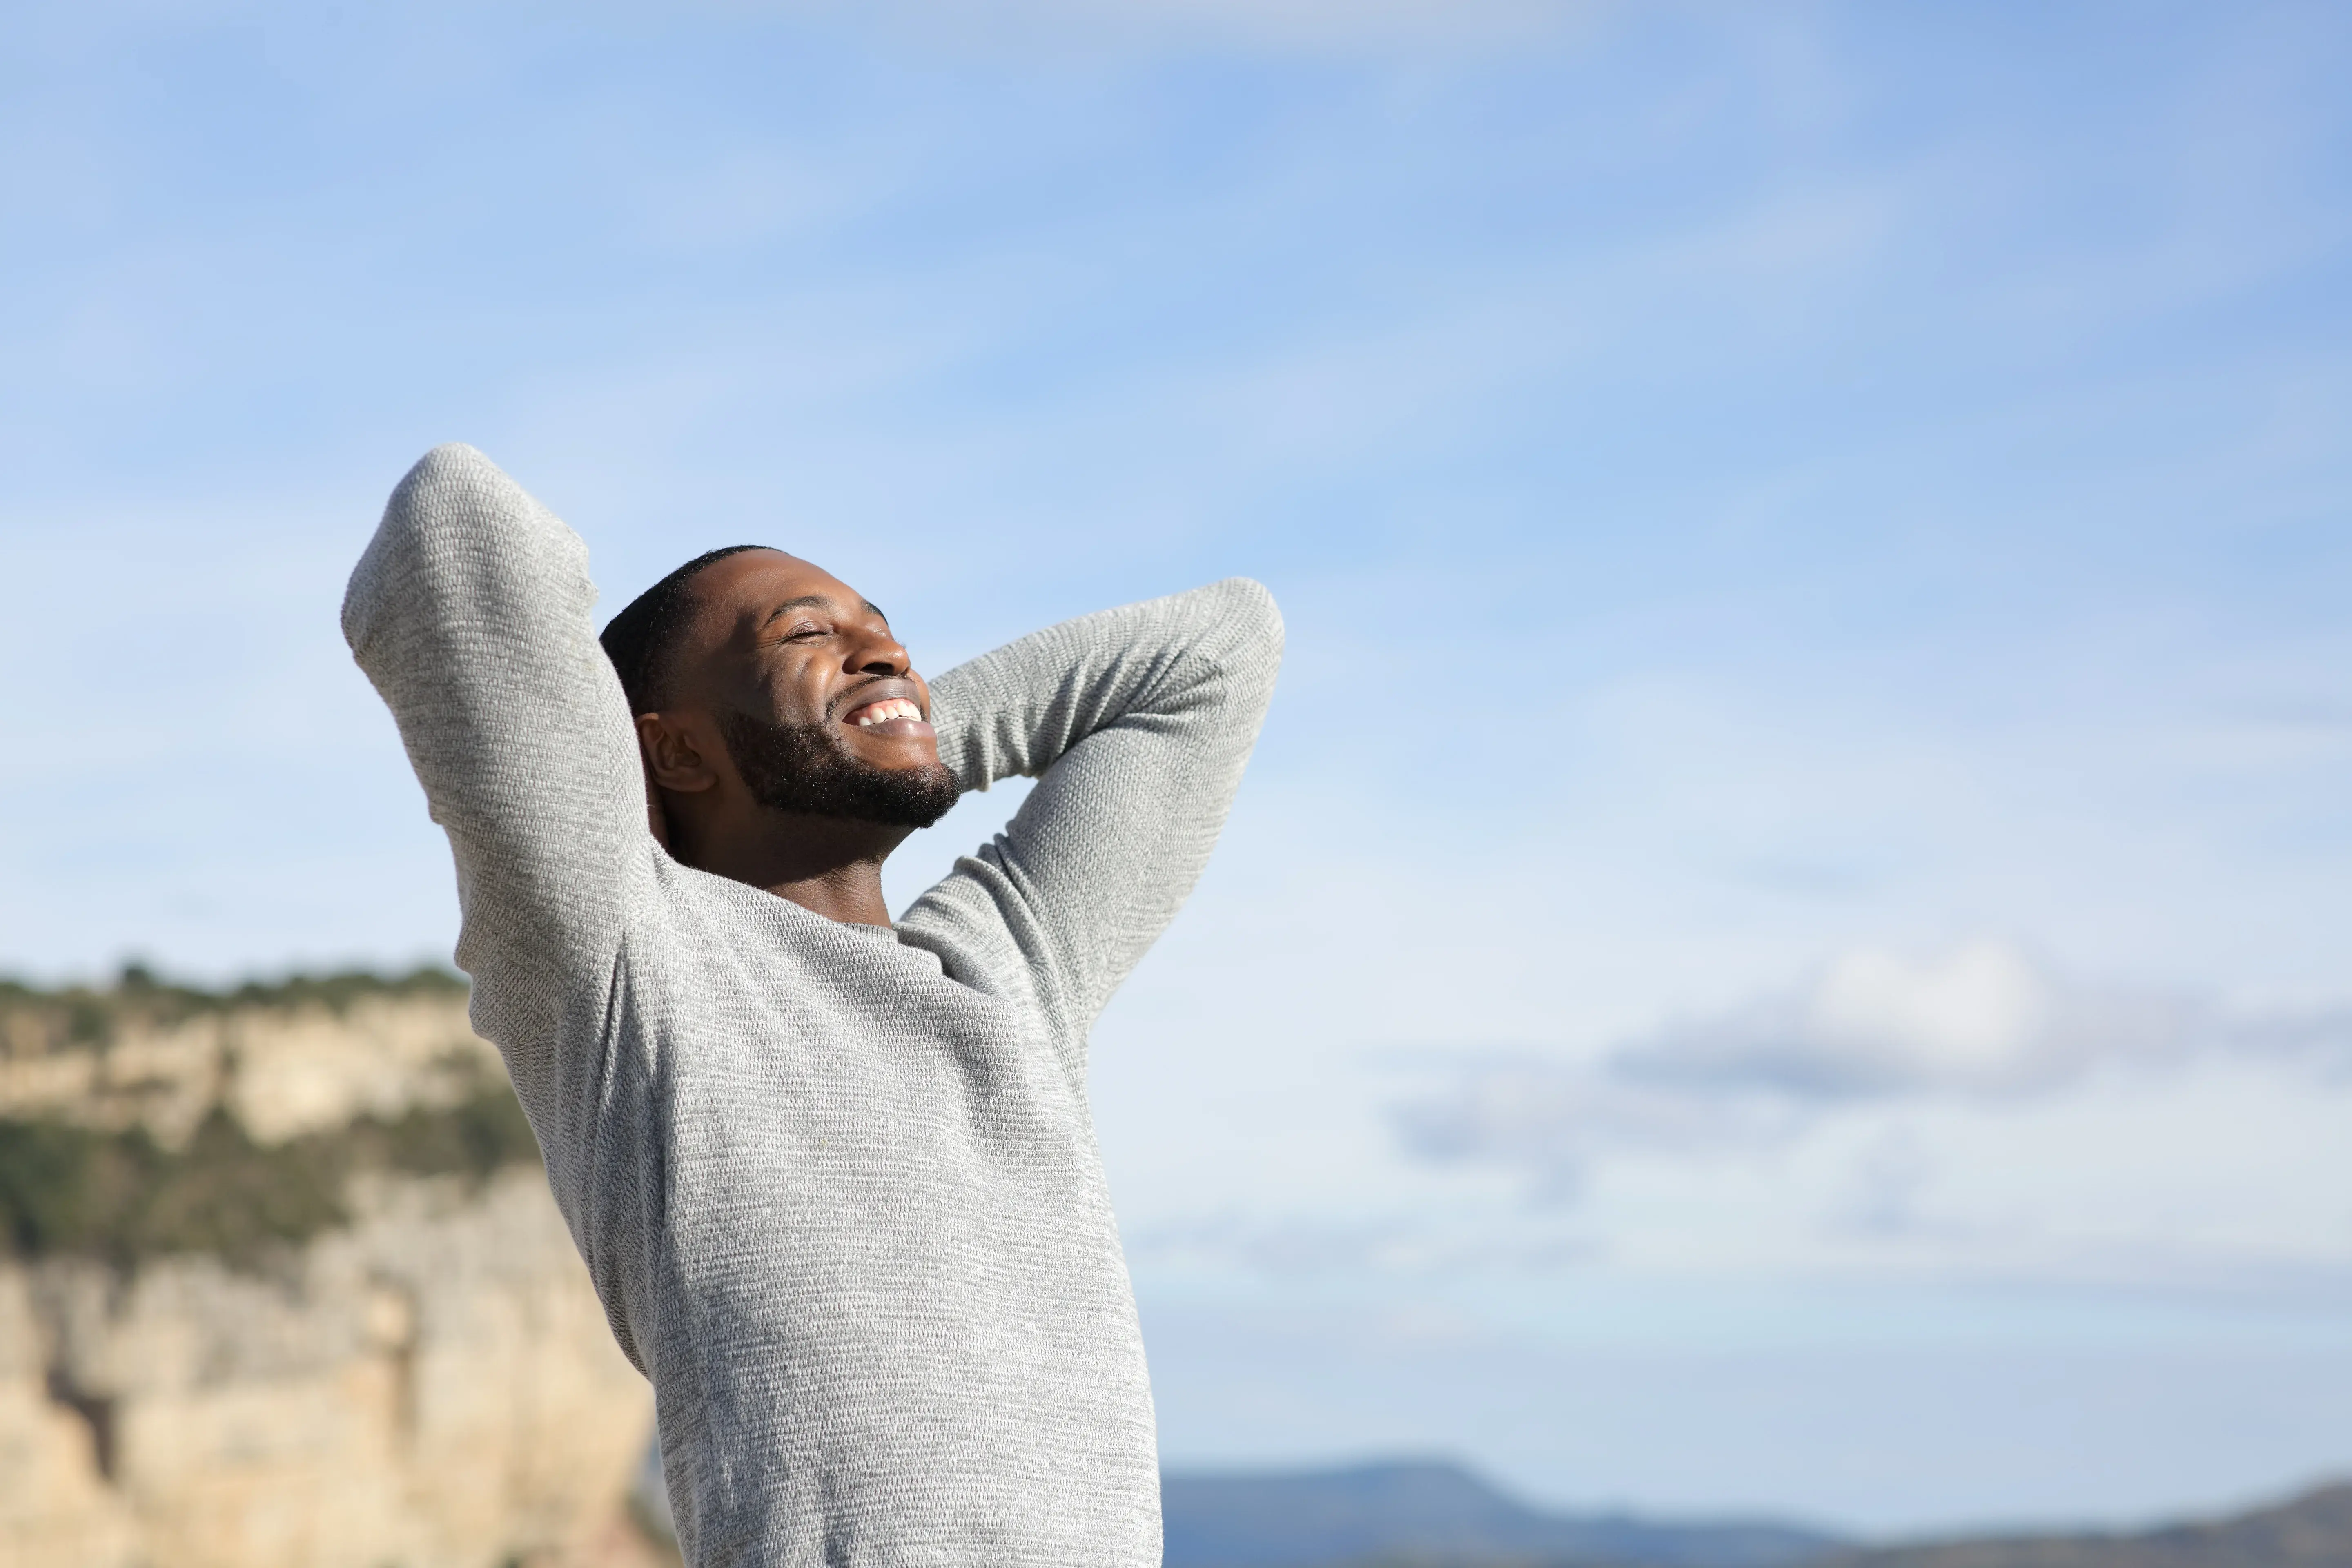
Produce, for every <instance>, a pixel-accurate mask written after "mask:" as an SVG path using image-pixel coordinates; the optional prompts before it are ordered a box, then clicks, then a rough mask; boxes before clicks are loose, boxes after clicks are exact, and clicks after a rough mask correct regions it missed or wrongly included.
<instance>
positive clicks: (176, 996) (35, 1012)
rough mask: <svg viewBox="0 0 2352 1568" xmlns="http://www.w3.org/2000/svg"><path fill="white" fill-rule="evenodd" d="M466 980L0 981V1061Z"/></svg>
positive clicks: (136, 975)
mask: <svg viewBox="0 0 2352 1568" xmlns="http://www.w3.org/2000/svg"><path fill="white" fill-rule="evenodd" d="M464 994H466V982H465V979H464V977H463V976H461V975H457V974H453V973H450V972H449V971H448V970H446V969H440V968H436V967H433V966H431V965H427V966H425V967H423V968H420V969H415V970H411V971H410V972H409V973H406V974H392V975H385V974H375V973H369V972H367V971H365V970H349V971H345V972H343V973H338V974H298V975H292V976H289V978H287V979H284V980H272V981H259V980H250V981H247V982H246V983H245V984H242V985H234V986H229V987H226V988H225V989H222V990H217V991H215V990H206V989H205V988H204V987H202V986H196V985H181V984H174V983H172V982H169V981H165V980H160V979H158V978H157V977H156V976H155V975H154V974H153V973H152V972H151V971H149V970H148V969H146V968H145V967H143V966H142V965H140V964H136V963H133V964H128V965H126V966H125V967H124V968H123V971H122V974H121V978H120V979H118V980H117V981H116V982H115V983H114V984H112V985H110V986H104V987H98V986H89V985H66V986H58V987H56V988H44V987H41V986H37V985H27V984H24V983H23V982H21V981H16V980H5V979H0V1055H17V1056H25V1055H37V1054H39V1053H40V1052H42V1051H45V1050H58V1049H61V1048H64V1047H70V1046H91V1045H96V1046H102V1045H104V1044H106V1043H107V1042H108V1041H110V1040H112V1039H113V1038H114V1037H116V1036H117V1035H118V1034H120V1033H121V1031H122V1030H123V1029H124V1028H125V1027H126V1026H144V1027H148V1028H167V1027H169V1026H172V1025H173V1024H179V1023H184V1022H186V1021H187V1020H188V1019H190V1018H195V1017H201V1016H205V1014H209V1013H226V1012H234V1011H242V1010H248V1009H258V1010H286V1011H291V1010H293V1009H296V1008H302V1007H323V1008H325V1009H327V1010H328V1011H329V1012H331V1013H336V1014H341V1013H342V1012H344V1011H346V1010H347V1009H349V1008H350V1006H351V1005H352V1003H354V1002H359V1001H362V1000H366V999H369V998H373V997H379V996H388V997H405V996H463V995H464Z"/></svg>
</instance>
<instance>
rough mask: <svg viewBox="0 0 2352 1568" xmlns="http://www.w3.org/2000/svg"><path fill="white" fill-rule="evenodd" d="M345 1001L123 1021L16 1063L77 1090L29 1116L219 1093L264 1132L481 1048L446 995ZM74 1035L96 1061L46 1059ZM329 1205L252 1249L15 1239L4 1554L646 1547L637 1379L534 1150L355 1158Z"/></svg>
mask: <svg viewBox="0 0 2352 1568" xmlns="http://www.w3.org/2000/svg"><path fill="white" fill-rule="evenodd" d="M360 1011H361V1010H360V1009H358V1008H355V1007H354V1008H346V1009H344V1010H343V1011H342V1012H341V1013H336V1012H331V1011H328V1010H326V1009H323V1008H320V1009H314V1010H311V1011H310V1012H309V1013H307V1014H303V1013H301V1012H300V1011H299V1010H297V1012H296V1013H295V1014H291V1015H289V1014H288V1013H287V1012H285V1011H284V1010H282V1009H281V1010H280V1011H279V1012H278V1014H277V1015H276V1016H262V1017H247V1018H243V1019H239V1018H238V1017H237V1016H235V1015H234V1014H227V1015H223V1016H216V1017H211V1018H205V1019H197V1020H194V1021H190V1020H186V1019H182V1020H180V1021H178V1022H177V1023H174V1024H173V1025H171V1026H170V1030H171V1032H170V1033H169V1034H168V1035H165V1034H164V1031H160V1030H159V1031H157V1032H156V1033H157V1034H158V1035H164V1037H162V1038H156V1037H142V1036H141V1034H140V1032H139V1030H138V1028H137V1027H136V1026H135V1025H133V1026H124V1027H121V1028H118V1029H116V1030H115V1031H114V1033H113V1035H112V1037H110V1039H107V1040H105V1041H103V1042H100V1043H97V1044H89V1043H83V1044H73V1045H68V1046H56V1045H54V1044H53V1045H52V1047H51V1048H48V1049H46V1050H44V1051H42V1052H40V1053H38V1056H37V1057H35V1056H34V1055H33V1054H32V1053H20V1054H19V1055H18V1056H17V1058H16V1060H15V1061H14V1062H13V1063H12V1065H13V1066H15V1067H16V1068H24V1067H26V1065H27V1063H28V1062H31V1063H33V1065H39V1062H40V1059H41V1058H47V1066H48V1068H49V1070H48V1072H47V1075H46V1077H47V1081H49V1082H55V1081H57V1080H58V1079H67V1078H71V1077H75V1076H79V1078H80V1079H81V1081H82V1082H83V1083H85V1084H86V1085H88V1086H89V1090H88V1092H87V1093H86V1094H85V1095H84V1096H83V1097H81V1098H79V1100H75V1099H70V1098H69V1099H65V1100H60V1099H58V1097H57V1096H56V1095H55V1094H54V1093H51V1094H47V1095H45V1096H43V1099H44V1100H46V1101H47V1103H46V1104H44V1105H43V1106H41V1107H40V1110H41V1111H42V1113H43V1114H45V1115H48V1116H53V1117H54V1116H60V1115H65V1116H69V1115H71V1113H72V1112H73V1111H75V1110H77V1109H81V1110H88V1111H89V1118H88V1121H89V1122H90V1123H91V1124H95V1125H106V1124H120V1123H121V1122H122V1121H123V1120H124V1119H125V1116H126V1114H127V1113H128V1112H129V1111H130V1110H137V1111H139V1112H140V1114H139V1115H138V1116H137V1117H136V1118H135V1119H136V1120H138V1121H140V1123H141V1124H142V1125H146V1126H149V1127H150V1129H151V1131H152V1132H153V1133H154V1134H155V1136H156V1138H157V1140H158V1142H163V1141H164V1140H166V1139H169V1138H172V1137H174V1136H178V1137H181V1138H183V1139H184V1137H185V1135H186V1130H187V1129H188V1128H189V1127H192V1126H194V1125H195V1124H196V1123H197V1122H198V1121H201V1120H202V1117H203V1115H204V1114H205V1113H207V1112H208V1111H209V1110H210V1108H211V1107H212V1106H214V1105H216V1104H217V1105H226V1106H227V1107H228V1108H230V1110H231V1111H232V1113H233V1114H237V1115H239V1118H240V1121H243V1118H244V1116H245V1115H246V1114H248V1112H247V1111H245V1110H243V1109H241V1108H246V1107H249V1108H251V1109H250V1111H249V1114H250V1115H251V1117H252V1121H250V1122H246V1123H245V1125H246V1126H247V1130H248V1131H250V1132H251V1133H252V1135H253V1140H254V1142H255V1143H256V1144H257V1145H263V1146H267V1145H268V1144H269V1143H271V1142H273V1141H282V1140H286V1139H291V1138H296V1137H305V1136H307V1137H311V1138H317V1137H318V1136H320V1134H321V1133H325V1134H328V1135H332V1134H334V1132H335V1131H336V1123H337V1121H341V1120H343V1119H348V1118H355V1117H359V1116H363V1115H366V1116H376V1117H388V1116H394V1115H397V1114H399V1113H401V1112H402V1111H404V1110H409V1109H411V1108H412V1107H414V1106H415V1105H418V1104H431V1103H434V1102H435V1101H436V1097H438V1098H439V1099H440V1100H448V1099H450V1098H451V1096H452V1095H453V1093H455V1092H457V1091H453V1090H451V1089H448V1088H447V1085H446V1082H445V1081H444V1080H445V1079H449V1077H450V1074H451V1068H450V1066H449V1064H450V1062H451V1061H452V1059H454V1058H453V1051H452V1047H453V1046H454V1047H456V1049H457V1051H459V1052H463V1053H467V1054H469V1055H470V1056H471V1057H472V1058H475V1059H476V1060H480V1059H482V1058H481V1056H480V1053H481V1051H482V1050H483V1049H484V1047H480V1046H479V1044H478V1042H473V1041H472V1040H471V1037H470V1036H469V1035H467V1033H466V1031H465V1026H464V1018H463V1003H462V999H461V998H459V997H457V996H451V995H445V996H425V997H405V998H401V997H388V998H378V999H375V1000H374V1001H373V1002H371V1003H370V1005H369V1008H368V1010H367V1011H366V1012H365V1014H364V1015H363V1016H361V1017H357V1018H355V1017H354V1016H352V1015H354V1014H357V1013H360ZM196 1037H202V1038H196ZM238 1045H241V1046H242V1047H243V1048H242V1049H239V1048H233V1047H236V1046H238ZM71 1055H83V1056H87V1057H89V1058H92V1059H90V1060H87V1061H84V1062H81V1063H79V1064H69V1063H65V1062H61V1061H59V1060H58V1059H57V1058H62V1057H66V1056H71ZM491 1059H494V1058H491ZM126 1060H127V1061H131V1062H135V1063H137V1064H138V1068H137V1077H136V1078H135V1079H134V1078H132V1077H131V1076H129V1075H126V1074H125V1073H124V1072H123V1071H122V1070H121V1069H122V1066H123V1063H124V1062H125V1061H126ZM388 1061H397V1062H400V1063H402V1064H403V1065H402V1067H401V1068H400V1069H399V1070H390V1069H388V1068H387V1062H388ZM247 1075H252V1077H253V1079H254V1080H255V1081H242V1080H243V1079H245V1078H246V1076H247ZM36 1076H40V1075H37V1074H33V1073H27V1072H24V1071H19V1072H18V1073H17V1074H16V1079H17V1081H18V1082H19V1083H20V1084H21V1083H22V1082H24V1081H25V1080H26V1079H28V1078H32V1077H36ZM475 1081H478V1079H477V1080H475ZM199 1082H205V1083H206V1087H205V1089H204V1090H203V1092H201V1093H198V1092H197V1091H196V1090H195V1089H194V1087H193V1086H194V1085H195V1084H197V1083H199ZM133 1083H135V1084H140V1085H143V1086H144V1088H142V1089H139V1090H138V1091H137V1092H136V1093H126V1092H125V1091H124V1090H123V1089H122V1088H121V1086H122V1085H124V1084H133ZM133 1101H135V1102H136V1104H135V1106H134V1105H133V1103H132V1102H133ZM192 1102H193V1103H194V1104H195V1105H196V1106H197V1109H196V1110H194V1112H193V1113H192V1111H191V1109H190V1107H191V1103H192ZM24 1113H25V1111H24V1108H23V1105H22V1101H21V1100H20V1101H19V1104H18V1105H17V1106H13V1107H6V1108H5V1109H0V1114H15V1115H17V1116H19V1117H21V1116H22V1115H24ZM151 1118H152V1121H151V1120H150V1119H151ZM256 1123H257V1124H258V1125H256ZM341 1210H342V1218H341V1220H340V1221H339V1222H337V1223H334V1224H332V1225H330V1226H324V1227H323V1228H320V1229H319V1230H318V1231H317V1232H316V1233H315V1234H311V1235H309V1236H307V1237H303V1238H302V1239H300V1240H299V1242H295V1243H289V1244H282V1245H274V1246H272V1247H271V1248H270V1249H269V1250H268V1252H267V1253H266V1254H264V1255H262V1256H260V1257H259V1258H252V1257H247V1258H242V1259H240V1260H238V1261H236V1262H234V1263H233V1262H231V1261H227V1260H225V1259H223V1258H219V1257H215V1256H209V1255H206V1254H205V1253H203V1252H201V1251H191V1250H187V1249H185V1247H184V1246H183V1247H179V1248H178V1249H175V1250H167V1251H165V1252H164V1253H163V1254H162V1255H160V1256H152V1257H150V1256H140V1257H137V1258H131V1259H130V1260H129V1261H127V1262H126V1261H125V1259H124V1258H121V1257H115V1258H103V1257H93V1256H87V1255H75V1254H73V1253H70V1252H66V1251H60V1250H58V1249H54V1248H53V1249H51V1250H49V1251H47V1252H42V1251H41V1250H39V1249H38V1248H28V1247H26V1245H25V1244H24V1243H23V1242H22V1240H21V1238H20V1239H19V1240H18V1241H17V1242H16V1246H15V1251H16V1256H13V1257H9V1258H0V1563H7V1564H10V1565H12V1568H14V1565H18V1564H21V1565H23V1568H49V1565H52V1564H54V1565H57V1568H68V1565H70V1568H118V1565H119V1568H133V1565H138V1568H281V1565H282V1568H345V1565H348V1568H392V1565H398V1568H501V1565H503V1564H507V1563H513V1562H517V1561H520V1562H522V1563H546V1564H557V1563H562V1564H566V1565H574V1564H586V1563H600V1564H614V1565H615V1568H617V1565H618V1564H621V1563H631V1562H644V1561H649V1560H651V1559H649V1558H648V1557H647V1555H646V1553H647V1549H646V1547H645V1546H644V1545H643V1544H642V1542H641V1541H640V1540H639V1539H638V1538H637V1537H635V1536H634V1535H633V1534H632V1533H631V1532H630V1531H628V1530H627V1528H626V1527H625V1524H624V1522H623V1514H622V1506H623V1499H624V1497H625V1494H626V1491H627V1489H628V1486H629V1483H630V1481H631V1479H632V1477H633V1474H634V1472H635V1467H636V1464H637V1462H638V1460H639V1458H640V1456H641V1455H642V1453H643V1451H644V1447H645V1444H646V1436H647V1433H648V1431H649V1429H650V1426H651V1419H652V1394H651V1390H650V1388H649V1387H648V1386H647V1384H646V1382H645V1380H644V1379H643V1378H641V1377H640V1376H639V1375H638V1374H637V1373H636V1372H635V1370H634V1369H632V1368H631V1367H630V1366H629V1365H628V1363H626V1362H625V1360H624V1359H623V1358H622V1356H621V1353H620V1352H619V1351H618V1349H617V1348H616V1347H615V1346H614V1343H613V1339H612V1334H611V1332H610V1331H609V1329H608V1328H607V1327H606V1324H605V1321H604V1312H603V1310H602V1308H601V1307H600V1305H599V1304H598V1302H597V1300H596V1298H595V1295H594V1292H593V1290H592V1289H590V1287H589V1283H588V1279H587V1276H586V1272H585V1270H584V1269H583V1267H582V1265H581V1263H580V1260H579V1258H578V1256H577V1254H576V1253H575V1252H574V1251H573V1249H572V1242H571V1239H570V1237H569V1236H568V1235H567V1234H566V1232H565V1229H564V1226H563V1224H562V1219H561V1217H560V1216H559V1215H558V1214H557V1212H556V1210H555V1206H554V1204H553V1202H552V1200H551V1198H550V1197H549V1195H548V1192H547V1185H546V1180H545V1177H544V1176H543V1175H542V1174H541V1172H540V1171H539V1169H538V1168H537V1167H536V1166H535V1165H530V1164H527V1163H505V1164H502V1165H500V1166H499V1167H497V1168H495V1169H492V1170H490V1171H488V1172H487V1173H461V1174H429V1175H419V1174H414V1173H403V1172H401V1171H399V1170H394V1169H362V1170H358V1171H356V1172H354V1173H352V1174H350V1175H349V1177H348V1178H347V1182H346V1185H345V1188H344V1191H343V1192H342V1194H341ZM6 1239H7V1238H5V1237H0V1244H5V1242H6ZM85 1250H86V1249H85ZM28 1251H30V1252H31V1254H32V1255H30V1256H27V1255H26V1254H27V1252H28Z"/></svg>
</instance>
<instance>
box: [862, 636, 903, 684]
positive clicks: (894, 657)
mask: <svg viewBox="0 0 2352 1568" xmlns="http://www.w3.org/2000/svg"><path fill="white" fill-rule="evenodd" d="M913 663H914V661H913V660H912V659H910V658H908V657H907V650H906V649H905V648H903V647H899V646H898V639H897V638H896V637H877V638H875V639H873V640H871V641H869V642H866V643H865V644H863V645H861V646H859V647H855V648H852V649H851V650H850V653H849V668H851V669H852V670H854V671H855V672H856V673H857V674H859V675H904V674H906V673H907V671H908V668H909V667H911V666H912V664H913Z"/></svg>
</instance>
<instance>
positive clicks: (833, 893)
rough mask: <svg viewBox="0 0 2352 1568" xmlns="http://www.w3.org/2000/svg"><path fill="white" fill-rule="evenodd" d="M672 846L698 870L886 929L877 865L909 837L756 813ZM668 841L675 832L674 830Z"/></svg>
mask: <svg viewBox="0 0 2352 1568" xmlns="http://www.w3.org/2000/svg"><path fill="white" fill-rule="evenodd" d="M730 826H733V827H735V829H736V830H735V831H731V832H730V831H725V830H723V829H722V830H720V831H717V832H711V833H707V834H698V835H694V836H692V840H691V841H689V842H688V843H687V844H684V845H681V846H674V848H675V849H676V850H677V851H679V853H678V854H677V858H679V859H680V860H682V861H684V862H685V863H686V864H687V865H689V866H692V867H694V868H697V869H698V870H703V871H708V872H709V873H710V874H711V875H713V876H715V877H725V878H728V879H730V880H732V881H737V882H747V883H749V884H751V886H752V887H754V888H760V889H765V890H766V891H768V892H771V893H773V894H775V895H776V897H778V898H780V899H789V900H792V901H793V903H796V904H798V905H800V907H801V908H803V909H804V910H809V911H810V912H812V913H814V914H820V915H823V916H824V918H825V919H827V920H832V921H843V922H845V923H846V924H851V925H875V926H887V925H888V924H889V923H890V910H889V906H888V905H887V904H886V903H884V902H883V900H882V862H883V861H884V860H886V859H887V858H889V855H890V851H892V850H893V849H896V848H897V847H898V846H899V845H900V844H901V843H903V842H905V840H906V837H907V835H908V833H910V832H911V831H913V830H912V829H911V828H905V827H887V826H883V825H881V824H880V823H874V822H856V821H852V820H850V819H848V818H846V817H838V816H800V815H797V814H790V813H784V812H772V811H765V810H763V811H761V813H760V815H759V817H758V818H757V819H756V820H753V821H751V822H746V823H743V824H740V825H730ZM673 834H674V835H675V830H673Z"/></svg>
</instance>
